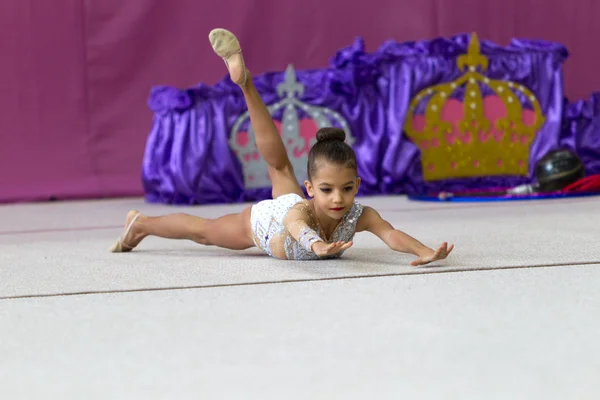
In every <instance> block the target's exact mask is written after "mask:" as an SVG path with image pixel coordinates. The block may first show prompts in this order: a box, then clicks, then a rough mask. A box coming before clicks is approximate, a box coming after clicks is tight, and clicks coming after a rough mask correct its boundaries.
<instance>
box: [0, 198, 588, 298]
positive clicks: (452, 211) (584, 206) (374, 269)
mask: <svg viewBox="0 0 600 400" xmlns="http://www.w3.org/2000/svg"><path fill="white" fill-rule="evenodd" d="M361 202H362V203H364V204H366V205H370V206H373V207H375V208H376V209H378V210H380V212H381V214H382V216H383V217H384V218H386V219H387V220H389V221H390V222H391V223H392V224H393V225H394V226H395V227H396V228H397V229H400V230H403V231H405V232H407V233H409V234H411V235H413V236H415V237H416V238H418V239H419V240H421V241H422V242H424V243H426V244H428V245H429V246H432V247H434V246H437V245H439V244H441V243H442V242H443V241H449V242H451V243H454V244H455V246H456V247H455V250H454V252H453V253H452V254H451V257H450V258H448V259H447V260H444V261H442V262H439V263H436V264H434V265H428V266H424V267H420V268H414V267H411V266H410V265H409V263H410V261H411V260H412V259H413V257H412V256H410V255H407V254H402V253H397V252H393V251H391V250H390V249H388V248H387V246H386V245H385V244H384V243H383V242H381V241H380V240H379V239H378V238H377V237H375V236H374V235H372V234H370V233H364V232H362V233H359V234H357V236H356V238H355V245H354V246H353V248H351V249H349V250H348V251H347V253H346V254H345V256H344V258H343V259H341V260H332V261H317V262H293V261H280V260H274V259H270V258H268V257H265V256H263V255H262V254H261V253H260V252H259V251H258V250H256V249H251V250H246V251H242V252H234V251H230V250H226V249H219V248H215V247H205V246H201V245H197V244H195V243H192V242H189V241H171V240H165V239H158V238H149V239H148V240H146V241H144V242H143V243H142V244H141V245H140V246H139V248H137V249H136V250H135V251H134V252H131V253H127V254H112V253H109V252H108V248H109V247H110V245H111V244H112V243H113V242H114V241H115V239H116V238H117V237H118V236H119V235H120V233H121V230H122V224H123V221H124V216H125V214H126V212H127V210H128V209H130V208H136V209H139V210H140V211H142V212H144V213H147V214H151V215H162V214H165V213H170V212H180V211H181V212H188V213H191V214H194V215H198V216H205V217H216V216H220V215H224V214H227V213H230V212H237V211H240V210H242V209H243V208H244V206H243V205H236V206H213V207H187V208H175V207H167V206H157V205H147V204H144V203H143V202H142V201H141V200H122V201H106V202H89V203H88V202H83V203H79V202H78V203H60V204H44V205H12V206H4V207H0V221H2V228H1V229H0V273H1V274H2V281H1V282H0V298H6V297H15V296H39V295H54V294H65V293H88V292H107V291H123V290H144V289H168V288H180V287H206V286H215V285H232V284H253V283H261V282H262V283H265V282H282V281H302V280H319V279H331V278H349V277H361V276H377V275H396V274H414V273H417V274H418V273H432V272H450V271H462V270H472V269H497V268H514V267H533V266H550V265H559V264H587V263H600V243H599V238H600V200H598V198H583V199H575V200H555V201H539V202H537V201H536V202H519V203H516V202H512V203H482V204H448V203H444V204H439V203H416V202H410V201H408V200H406V198H405V197H373V198H362V199H361ZM48 266H51V268H48Z"/></svg>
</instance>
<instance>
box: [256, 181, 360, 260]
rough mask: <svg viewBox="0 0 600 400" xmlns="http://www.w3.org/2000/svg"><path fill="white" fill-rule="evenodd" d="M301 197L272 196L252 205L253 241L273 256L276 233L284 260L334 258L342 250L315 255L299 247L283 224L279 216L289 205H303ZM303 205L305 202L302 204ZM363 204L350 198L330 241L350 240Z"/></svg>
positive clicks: (313, 225)
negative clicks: (348, 208)
mask: <svg viewBox="0 0 600 400" xmlns="http://www.w3.org/2000/svg"><path fill="white" fill-rule="evenodd" d="M304 200H305V199H304V198H302V197H300V196H298V195H297V194H295V193H290V194H286V195H283V196H280V197H278V198H276V199H274V200H264V201H261V202H259V203H257V204H255V205H254V206H252V210H251V213H250V223H251V225H252V232H253V233H254V244H255V245H256V246H257V247H258V248H259V249H261V250H263V251H264V252H265V253H267V254H268V255H270V256H271V257H275V255H274V254H273V253H274V251H273V249H271V243H272V240H273V238H275V237H278V238H277V239H278V242H279V243H281V242H283V246H284V249H285V255H286V257H287V259H288V260H319V259H323V258H338V257H340V256H341V255H342V254H343V253H344V252H343V251H342V252H340V253H337V254H335V255H332V256H328V257H319V256H317V255H316V254H315V253H313V252H312V251H308V250H306V249H305V248H304V247H302V246H301V245H300V244H299V243H298V242H297V241H296V240H295V239H294V237H293V236H292V235H290V233H289V232H288V231H287V229H286V228H285V227H284V225H283V220H284V218H285V216H286V215H287V213H288V211H289V210H291V209H292V208H293V207H299V206H305V205H304ZM305 207H306V206H305ZM362 211H363V207H362V205H361V204H359V203H358V202H356V201H355V202H354V204H353V205H352V207H351V208H350V210H349V211H348V212H346V214H345V215H344V216H343V217H342V220H341V221H340V223H339V225H338V226H337V228H336V229H335V231H334V232H333V234H332V235H331V238H330V240H329V241H330V242H336V241H344V242H347V241H350V240H352V238H353V237H354V234H355V232H356V223H357V222H358V218H359V217H360V216H361V214H362ZM309 216H310V217H311V218H310V220H311V221H309V223H308V225H309V226H311V228H312V229H315V230H316V231H317V232H318V231H319V226H318V221H317V219H316V218H315V217H314V215H312V213H309Z"/></svg>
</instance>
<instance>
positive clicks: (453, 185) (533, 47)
mask: <svg viewBox="0 0 600 400" xmlns="http://www.w3.org/2000/svg"><path fill="white" fill-rule="evenodd" d="M469 40H470V35H457V36H454V37H452V38H438V39H435V40H431V41H418V42H409V43H398V42H393V41H389V42H386V43H384V45H383V46H382V47H381V48H380V49H379V50H378V51H377V52H375V54H374V55H373V57H374V58H375V61H372V62H374V63H376V64H378V65H379V68H380V69H381V70H382V76H383V77H384V79H383V80H381V81H380V85H382V86H385V87H386V89H387V96H388V102H387V103H388V108H387V110H386V111H387V114H388V120H387V123H388V127H387V132H388V134H387V140H389V143H388V145H387V146H386V149H387V151H386V153H385V156H384V158H383V160H382V164H383V165H382V170H381V180H382V182H383V185H382V186H381V193H386V194H387V193H430V192H438V191H441V190H444V191H462V190H467V189H474V188H479V189H485V188H494V187H514V186H517V185H519V184H522V183H526V182H530V181H531V178H532V174H533V167H534V165H535V163H536V162H537V160H539V159H540V158H541V157H542V156H543V155H544V154H546V153H547V152H548V151H550V150H552V149H554V148H556V147H557V146H559V145H560V143H559V139H560V136H561V121H562V114H563V82H562V63H563V61H564V60H565V59H566V58H567V56H568V52H567V50H566V48H565V47H564V46H562V45H560V44H557V43H550V42H544V41H528V40H513V41H511V42H510V44H509V45H508V46H506V47H501V46H498V45H496V44H494V43H492V42H490V41H485V40H484V41H481V54H483V55H485V56H487V57H488V60H489V66H488V70H487V71H486V72H485V76H487V77H489V78H491V79H497V80H506V81H513V82H515V83H516V84H522V85H524V86H526V87H527V88H529V89H530V90H531V91H532V92H533V93H534V95H535V96H536V97H537V99H538V100H539V101H540V105H541V108H542V113H543V114H544V115H545V116H546V122H545V124H544V126H543V127H542V129H541V130H540V132H539V133H538V134H537V136H536V138H535V140H534V142H533V143H532V146H531V151H530V161H529V171H530V176H529V177H518V176H505V177H498V176H494V177H477V178H470V179H448V180H444V181H432V182H425V181H423V179H422V168H421V163H420V152H419V149H418V148H417V147H416V146H415V145H414V144H413V143H412V142H411V141H410V140H409V139H408V138H407V137H406V136H405V135H404V134H402V132H403V126H404V123H405V122H406V121H405V117H406V113H407V109H408V105H409V103H410V101H411V99H412V98H413V96H415V95H416V94H417V93H418V92H419V91H420V90H422V89H424V88H427V87H430V86H433V85H436V84H438V83H442V82H450V81H453V80H455V79H457V78H459V77H460V76H461V75H462V74H463V73H462V72H461V71H460V70H459V69H458V67H457V65H456V57H458V56H460V55H462V54H466V53H467V51H468V44H469ZM351 58H352V56H350V58H349V59H351ZM456 93H457V94H458V95H459V97H458V98H459V99H460V100H462V92H461V91H460V90H457V91H456ZM487 94H490V90H489V89H487V90H486V88H485V87H482V95H483V96H485V95H487ZM420 111H421V112H422V109H421V110H420Z"/></svg>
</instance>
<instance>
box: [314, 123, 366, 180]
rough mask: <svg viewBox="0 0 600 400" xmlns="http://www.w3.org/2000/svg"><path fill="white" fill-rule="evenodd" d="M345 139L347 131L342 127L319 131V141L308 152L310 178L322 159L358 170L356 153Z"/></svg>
mask: <svg viewBox="0 0 600 400" xmlns="http://www.w3.org/2000/svg"><path fill="white" fill-rule="evenodd" d="M344 140H346V132H344V131H343V130H342V129H340V128H321V129H319V130H318V131H317V143H315V145H314V146H313V147H312V148H311V149H310V152H309V153H308V168H307V169H308V179H309V180H312V177H313V176H314V175H315V174H316V173H317V161H320V160H325V161H327V162H330V163H332V164H337V165H343V166H345V167H348V168H354V170H355V171H356V170H357V166H356V154H355V153H354V150H352V147H350V146H349V145H348V144H347V143H346V142H344Z"/></svg>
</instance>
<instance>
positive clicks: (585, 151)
mask: <svg viewBox="0 0 600 400" xmlns="http://www.w3.org/2000/svg"><path fill="white" fill-rule="evenodd" d="M560 144H561V146H564V147H566V148H569V149H571V150H573V151H574V152H576V153H577V154H578V155H579V157H580V158H581V160H582V161H583V164H584V166H585V173H586V175H594V174H600V92H598V93H593V94H592V95H591V96H590V98H589V99H587V100H579V101H577V102H574V103H570V104H567V105H566V111H565V117H564V123H563V129H562V135H561V137H560Z"/></svg>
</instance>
